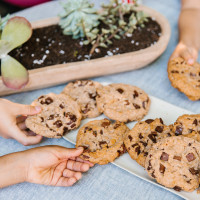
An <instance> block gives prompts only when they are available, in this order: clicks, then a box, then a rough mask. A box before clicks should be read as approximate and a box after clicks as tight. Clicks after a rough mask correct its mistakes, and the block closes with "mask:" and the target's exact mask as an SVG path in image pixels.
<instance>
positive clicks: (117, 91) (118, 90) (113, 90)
mask: <svg viewBox="0 0 200 200" xmlns="http://www.w3.org/2000/svg"><path fill="white" fill-rule="evenodd" d="M97 93H98V95H97V98H96V99H97V107H98V109H99V111H100V112H103V113H104V114H105V115H106V116H107V117H109V118H110V119H113V120H117V121H121V122H128V121H135V120H140V119H142V118H143V117H144V116H145V115H146V114H147V113H148V111H149V107H150V99H149V97H148V95H147V94H146V93H145V92H144V91H143V90H141V89H140V88H138V87H135V86H132V85H126V84H122V83H118V84H110V85H108V86H104V87H103V88H101V89H97Z"/></svg>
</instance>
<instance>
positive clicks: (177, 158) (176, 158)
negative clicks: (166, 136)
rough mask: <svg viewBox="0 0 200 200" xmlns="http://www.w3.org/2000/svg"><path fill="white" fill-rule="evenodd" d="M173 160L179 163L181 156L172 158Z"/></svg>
mask: <svg viewBox="0 0 200 200" xmlns="http://www.w3.org/2000/svg"><path fill="white" fill-rule="evenodd" d="M173 159H174V160H179V161H181V159H182V158H181V156H174V157H173Z"/></svg>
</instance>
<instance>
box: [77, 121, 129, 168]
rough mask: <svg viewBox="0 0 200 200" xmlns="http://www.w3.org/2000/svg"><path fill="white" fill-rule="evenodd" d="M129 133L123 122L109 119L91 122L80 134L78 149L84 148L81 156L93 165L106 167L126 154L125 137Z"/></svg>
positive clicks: (78, 136)
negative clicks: (112, 121) (113, 121)
mask: <svg viewBox="0 0 200 200" xmlns="http://www.w3.org/2000/svg"><path fill="white" fill-rule="evenodd" d="M128 131H129V129H128V127H127V126H126V125H125V124H124V123H121V122H115V123H111V122H110V121H109V120H108V119H103V120H95V121H90V122H88V123H87V124H85V125H84V126H83V127H82V128H81V129H80V130H79V132H78V135H77V139H76V147H80V146H81V147H84V152H83V154H82V155H81V156H80V157H81V158H82V159H84V160H89V161H90V162H92V163H98V164H100V165H105V164H107V163H109V162H112V161H114V160H115V159H116V158H117V157H119V156H120V155H121V154H123V153H125V152H126V149H125V146H124V135H125V134H126V133H127V132H128Z"/></svg>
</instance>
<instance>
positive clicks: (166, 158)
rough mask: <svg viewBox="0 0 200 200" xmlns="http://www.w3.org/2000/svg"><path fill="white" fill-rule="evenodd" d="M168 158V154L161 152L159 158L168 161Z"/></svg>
mask: <svg viewBox="0 0 200 200" xmlns="http://www.w3.org/2000/svg"><path fill="white" fill-rule="evenodd" d="M168 159H169V155H168V154H167V153H165V152H163V153H162V155H161V156H160V160H164V161H168Z"/></svg>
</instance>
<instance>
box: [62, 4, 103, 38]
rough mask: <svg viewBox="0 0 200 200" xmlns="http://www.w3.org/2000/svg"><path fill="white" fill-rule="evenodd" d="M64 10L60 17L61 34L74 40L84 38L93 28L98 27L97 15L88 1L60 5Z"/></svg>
mask: <svg viewBox="0 0 200 200" xmlns="http://www.w3.org/2000/svg"><path fill="white" fill-rule="evenodd" d="M62 6H63V8H64V10H65V12H64V13H63V14H61V15H60V18H61V20H60V26H61V28H62V29H63V34H65V35H72V36H73V38H74V39H78V38H80V37H85V36H86V34H87V33H89V32H90V30H91V29H92V28H94V27H97V26H98V25H99V15H98V14H97V10H96V9H94V7H93V4H91V3H89V1H88V0H76V1H73V0H69V1H68V2H67V3H62Z"/></svg>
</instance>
